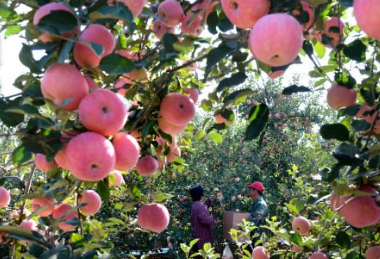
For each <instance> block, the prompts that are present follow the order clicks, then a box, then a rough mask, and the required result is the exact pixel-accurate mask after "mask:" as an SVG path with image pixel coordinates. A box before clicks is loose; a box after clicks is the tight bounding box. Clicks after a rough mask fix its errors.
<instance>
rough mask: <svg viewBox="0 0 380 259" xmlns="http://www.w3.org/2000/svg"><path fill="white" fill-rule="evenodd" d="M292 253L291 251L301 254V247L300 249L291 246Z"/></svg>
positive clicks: (296, 246)
mask: <svg viewBox="0 0 380 259" xmlns="http://www.w3.org/2000/svg"><path fill="white" fill-rule="evenodd" d="M292 251H293V253H300V252H302V247H300V246H298V245H292Z"/></svg>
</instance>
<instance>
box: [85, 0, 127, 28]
mask: <svg viewBox="0 0 380 259" xmlns="http://www.w3.org/2000/svg"><path fill="white" fill-rule="evenodd" d="M89 11H90V14H89V17H90V20H91V22H94V21H97V20H107V19H112V20H123V21H127V22H128V23H129V24H130V25H132V24H133V16H132V13H131V11H130V10H129V9H128V7H126V6H125V4H124V3H123V2H119V1H117V2H116V5H115V6H109V5H102V6H100V7H99V8H92V9H90V10H89ZM133 27H134V26H133ZM131 34H132V33H131Z"/></svg>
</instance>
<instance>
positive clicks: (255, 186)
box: [245, 181, 265, 192]
mask: <svg viewBox="0 0 380 259" xmlns="http://www.w3.org/2000/svg"><path fill="white" fill-rule="evenodd" d="M245 187H247V188H252V189H256V190H258V191H260V192H263V191H264V189H265V188H264V184H262V183H261V182H259V181H256V182H254V183H252V184H250V185H246V186H245Z"/></svg>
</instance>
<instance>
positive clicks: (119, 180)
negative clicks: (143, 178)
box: [108, 170, 124, 187]
mask: <svg viewBox="0 0 380 259" xmlns="http://www.w3.org/2000/svg"><path fill="white" fill-rule="evenodd" d="M109 176H112V177H113V181H111V180H110V179H109V186H110V187H118V186H120V185H122V184H123V183H124V178H123V175H122V174H121V173H120V172H119V171H117V170H113V171H112V172H111V173H110V174H109V175H108V177H109Z"/></svg>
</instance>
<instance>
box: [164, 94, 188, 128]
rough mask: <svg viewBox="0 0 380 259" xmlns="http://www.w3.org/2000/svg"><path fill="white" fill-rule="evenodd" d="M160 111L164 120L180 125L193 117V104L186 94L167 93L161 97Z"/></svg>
mask: <svg viewBox="0 0 380 259" xmlns="http://www.w3.org/2000/svg"><path fill="white" fill-rule="evenodd" d="M160 112H161V115H162V118H163V119H164V120H165V121H167V122H168V123H170V124H171V125H174V126H177V127H180V126H184V125H186V124H188V123H189V122H190V121H191V120H192V119H193V118H194V117H195V105H194V102H193V100H191V99H190V97H188V96H187V95H184V94H179V93H169V94H168V95H166V96H165V97H164V98H163V99H162V102H161V106H160Z"/></svg>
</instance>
